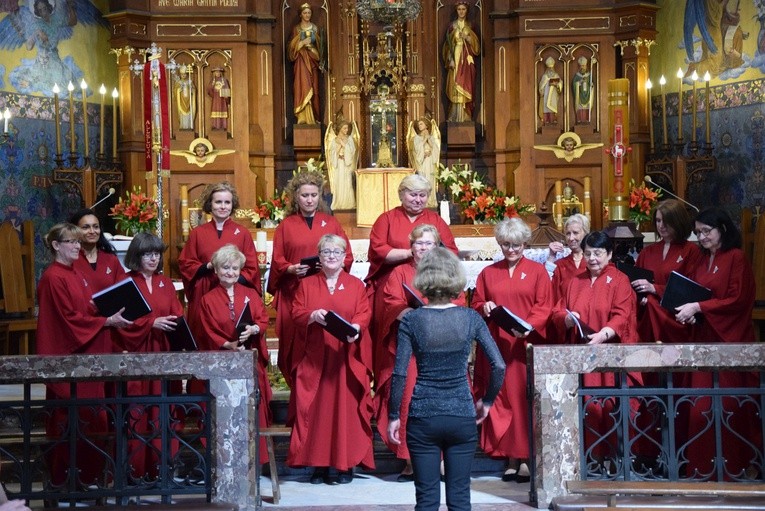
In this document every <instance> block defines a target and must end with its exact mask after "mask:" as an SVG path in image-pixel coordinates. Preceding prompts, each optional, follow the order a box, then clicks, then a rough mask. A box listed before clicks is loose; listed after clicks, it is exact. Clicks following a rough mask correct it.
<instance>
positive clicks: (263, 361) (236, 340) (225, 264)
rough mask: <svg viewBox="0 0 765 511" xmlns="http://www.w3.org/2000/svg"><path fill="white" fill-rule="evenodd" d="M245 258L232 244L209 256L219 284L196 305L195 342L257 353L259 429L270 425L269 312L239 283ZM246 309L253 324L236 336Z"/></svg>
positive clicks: (263, 460) (262, 459) (262, 453)
mask: <svg viewBox="0 0 765 511" xmlns="http://www.w3.org/2000/svg"><path fill="white" fill-rule="evenodd" d="M246 260H247V258H246V257H245V255H244V254H243V253H242V252H240V251H239V249H238V247H236V246H234V245H224V246H223V247H222V248H220V249H219V250H218V251H216V252H215V253H214V254H213V255H212V261H211V262H212V265H213V270H214V271H215V275H217V278H218V281H219V285H217V286H215V287H214V288H213V289H212V290H211V291H209V292H208V293H207V294H206V295H204V296H203V297H202V301H201V303H200V304H199V317H200V324H201V335H200V336H199V337H198V339H197V343H198V344H199V349H200V350H222V349H223V350H236V351H244V350H245V349H247V348H248V347H249V348H251V349H257V350H258V385H259V386H260V396H261V398H260V406H259V407H258V420H259V421H260V427H261V428H267V427H268V426H270V425H271V407H270V402H271V384H270V383H269V382H268V375H267V373H266V367H267V366H268V362H269V356H268V347H267V346H266V328H267V327H268V313H267V312H266V308H265V306H264V305H263V299H262V298H261V297H260V295H259V294H258V292H257V291H256V290H255V289H253V288H251V287H247V286H243V285H242V284H241V283H240V272H241V270H242V268H243V267H244V265H245V264H246ZM245 307H249V309H250V316H251V317H252V320H253V324H251V325H248V326H247V327H246V328H245V329H244V330H243V331H242V333H241V334H239V335H238V336H237V328H236V327H237V321H238V320H239V317H240V316H241V314H242V310H243V309H244V308H245ZM267 461H268V451H267V450H266V443H265V439H261V442H260V463H261V464H262V463H266V462H267Z"/></svg>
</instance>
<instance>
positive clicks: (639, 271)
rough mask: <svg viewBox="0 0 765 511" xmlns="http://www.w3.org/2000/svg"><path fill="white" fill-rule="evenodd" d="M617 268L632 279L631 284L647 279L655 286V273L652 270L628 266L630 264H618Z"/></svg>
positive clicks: (632, 265)
mask: <svg viewBox="0 0 765 511" xmlns="http://www.w3.org/2000/svg"><path fill="white" fill-rule="evenodd" d="M616 268H617V269H618V270H619V271H621V272H622V273H624V274H625V275H626V276H627V277H628V278H629V279H630V282H635V281H636V280H640V279H645V280H647V281H648V282H650V283H651V284H653V272H652V271H651V270H647V269H645V268H641V267H639V266H635V265H634V264H628V263H622V262H617V263H616Z"/></svg>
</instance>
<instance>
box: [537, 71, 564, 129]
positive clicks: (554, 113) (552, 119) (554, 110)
mask: <svg viewBox="0 0 765 511" xmlns="http://www.w3.org/2000/svg"><path fill="white" fill-rule="evenodd" d="M545 67H546V69H545V72H544V73H542V78H541V79H540V80H539V118H540V119H541V120H542V124H543V125H548V124H558V98H559V97H560V92H561V90H562V86H561V83H560V75H559V74H558V72H557V71H556V70H555V59H554V58H552V57H547V59H545Z"/></svg>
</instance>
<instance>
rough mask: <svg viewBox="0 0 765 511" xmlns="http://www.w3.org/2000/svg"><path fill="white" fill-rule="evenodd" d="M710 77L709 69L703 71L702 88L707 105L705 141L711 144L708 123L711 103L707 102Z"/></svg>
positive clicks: (710, 130)
mask: <svg viewBox="0 0 765 511" xmlns="http://www.w3.org/2000/svg"><path fill="white" fill-rule="evenodd" d="M711 79H712V77H711V76H709V71H707V72H706V73H704V89H705V91H706V99H707V107H706V115H705V119H704V120H705V121H706V123H707V132H706V143H707V144H711V143H712V125H711V124H710V122H709V121H710V113H709V111H710V110H711V103H710V102H709V80H711Z"/></svg>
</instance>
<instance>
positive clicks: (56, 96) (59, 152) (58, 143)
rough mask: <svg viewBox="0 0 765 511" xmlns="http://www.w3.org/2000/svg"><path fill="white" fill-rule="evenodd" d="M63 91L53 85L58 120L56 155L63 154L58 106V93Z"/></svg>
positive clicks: (54, 114) (55, 112) (55, 116)
mask: <svg viewBox="0 0 765 511" xmlns="http://www.w3.org/2000/svg"><path fill="white" fill-rule="evenodd" d="M59 92H61V89H59V88H58V84H57V83H54V84H53V112H54V113H53V117H54V119H55V120H56V154H57V155H59V154H61V126H60V125H59V106H58V93H59Z"/></svg>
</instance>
